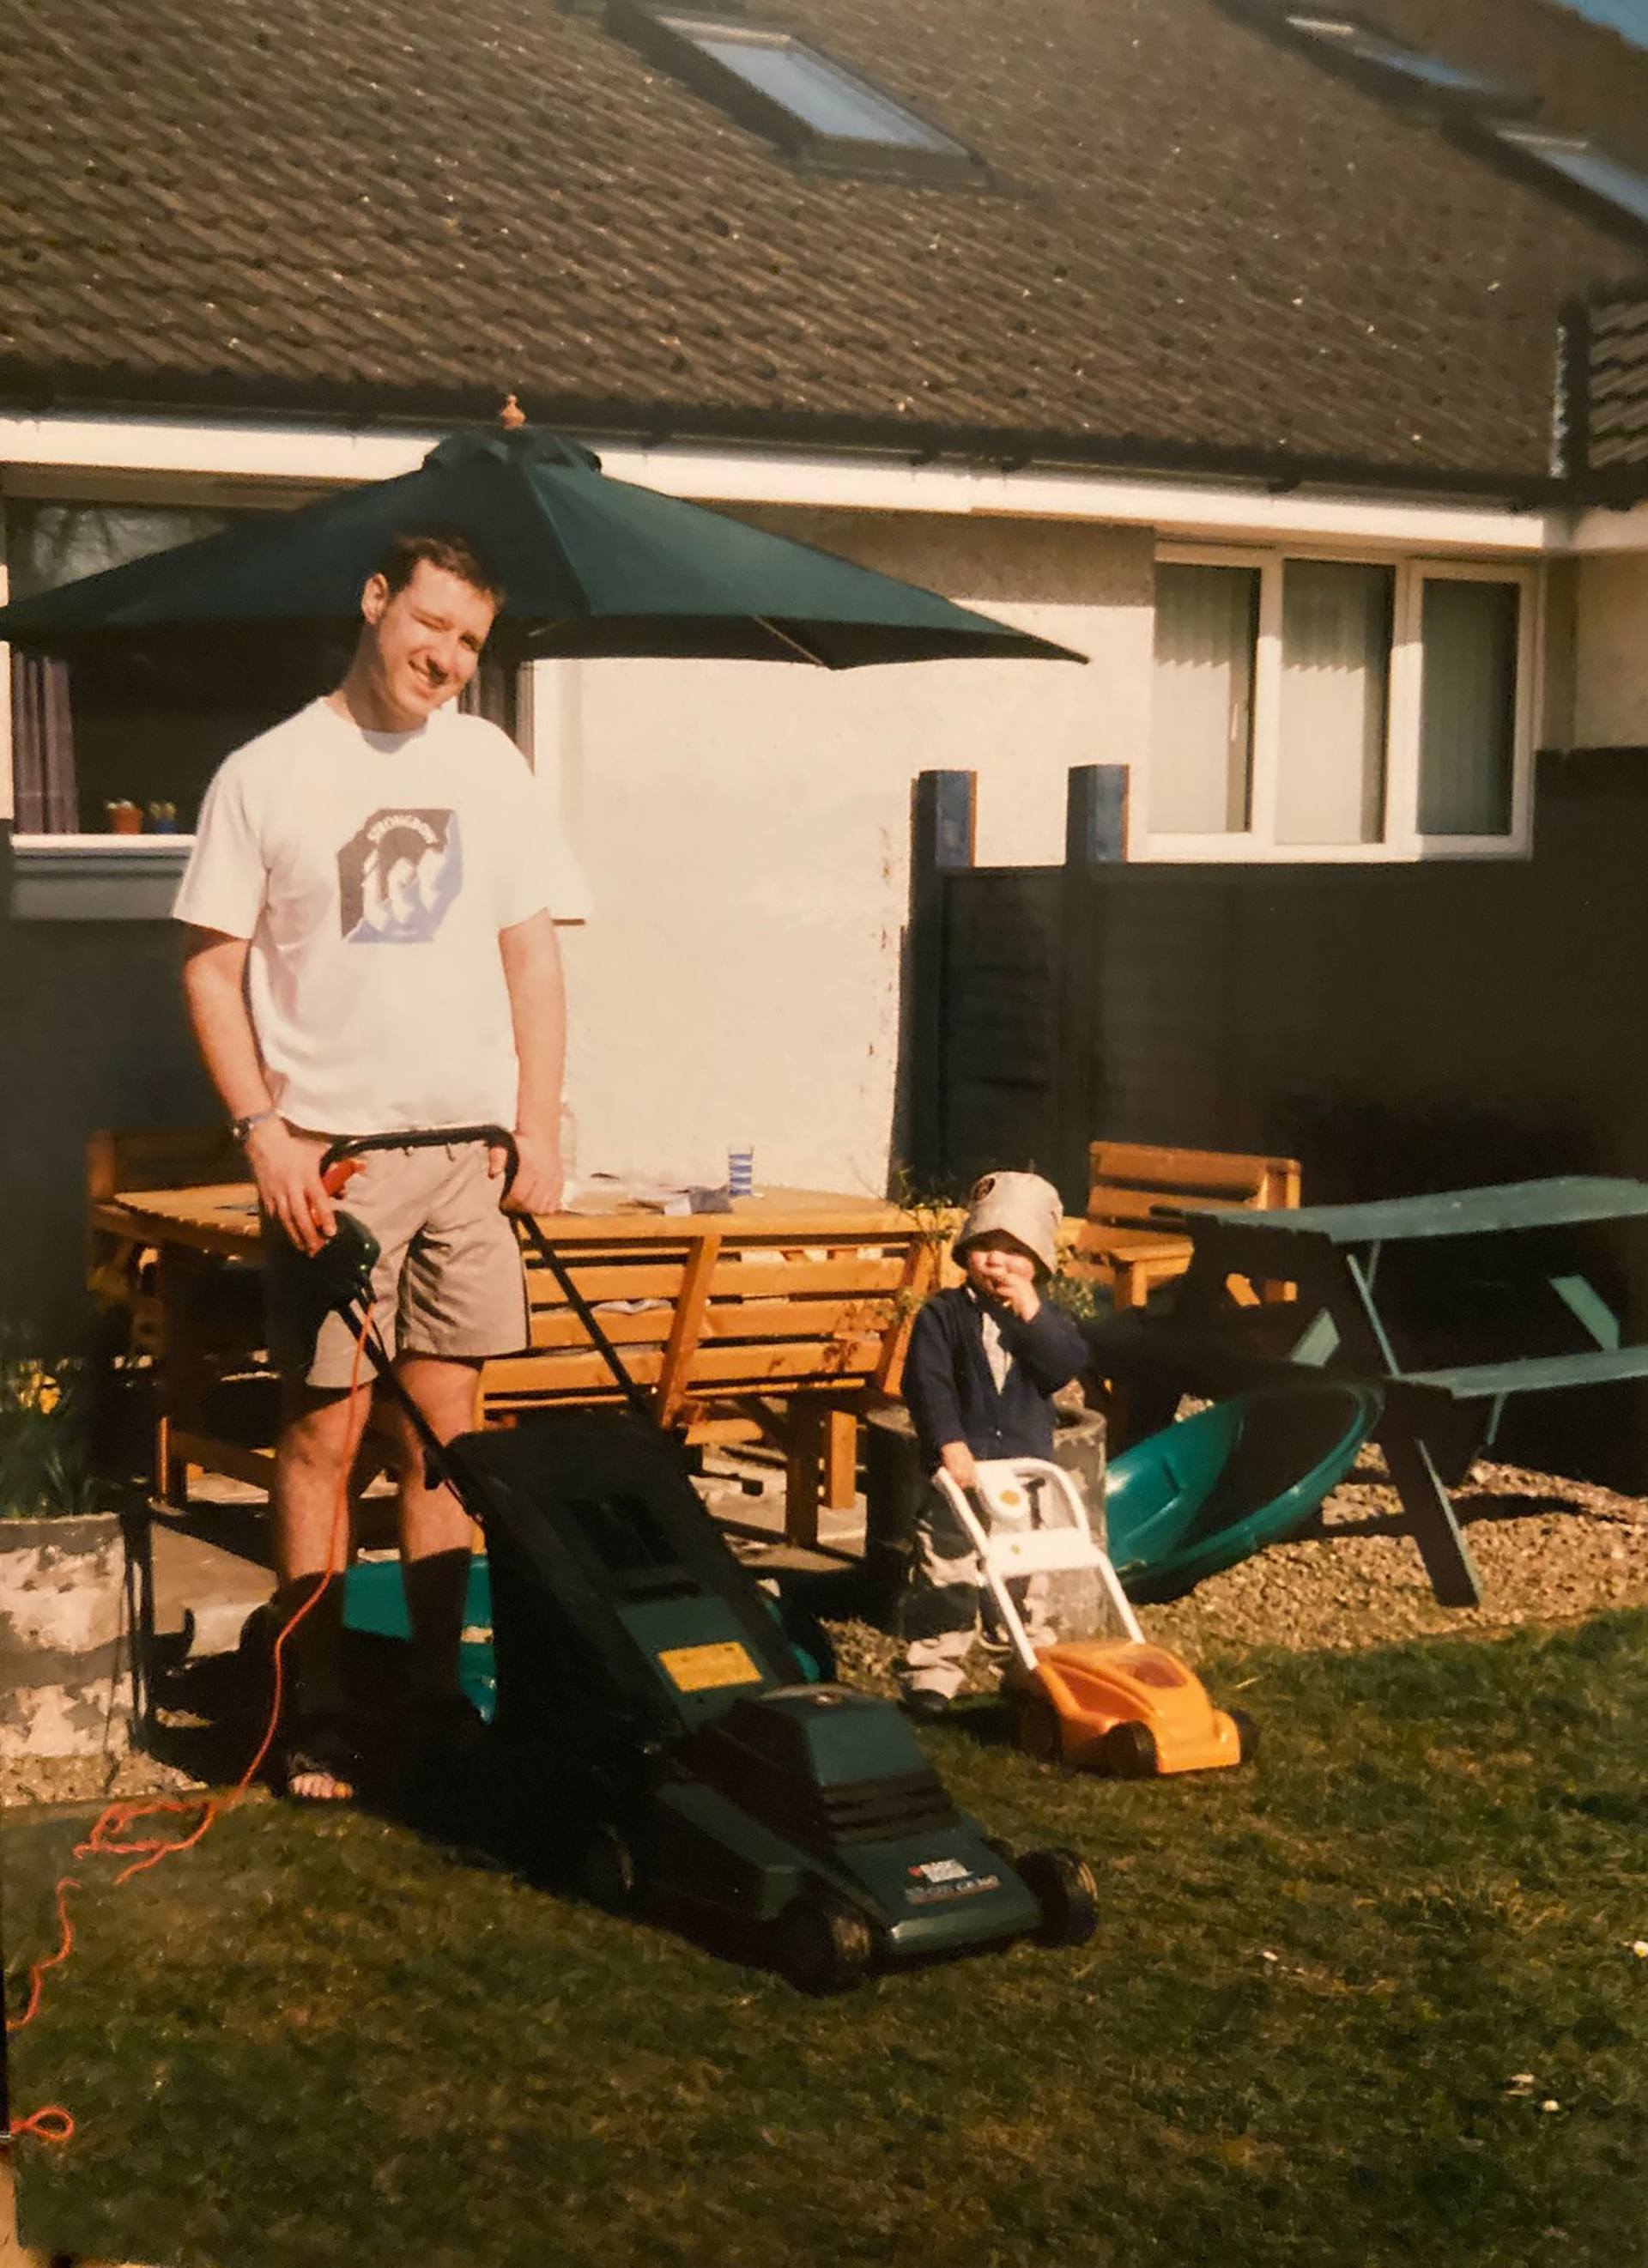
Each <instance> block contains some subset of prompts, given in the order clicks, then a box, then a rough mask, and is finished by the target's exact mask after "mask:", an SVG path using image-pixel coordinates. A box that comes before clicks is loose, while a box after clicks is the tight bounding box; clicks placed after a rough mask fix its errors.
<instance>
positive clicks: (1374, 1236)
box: [1093, 1175, 1648, 1606]
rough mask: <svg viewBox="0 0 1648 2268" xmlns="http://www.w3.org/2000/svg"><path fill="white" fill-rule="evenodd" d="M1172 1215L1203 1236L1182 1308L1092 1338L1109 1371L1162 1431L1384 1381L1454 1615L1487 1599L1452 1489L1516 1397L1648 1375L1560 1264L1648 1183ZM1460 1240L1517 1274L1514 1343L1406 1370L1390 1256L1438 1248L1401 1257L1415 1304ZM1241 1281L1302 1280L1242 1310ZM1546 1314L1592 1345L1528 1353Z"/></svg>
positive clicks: (1506, 1312)
mask: <svg viewBox="0 0 1648 2268" xmlns="http://www.w3.org/2000/svg"><path fill="white" fill-rule="evenodd" d="M1159 1215H1160V1218H1161V1219H1162V1220H1163V1223H1164V1226H1166V1225H1168V1224H1169V1223H1171V1224H1173V1225H1175V1226H1180V1227H1181V1228H1182V1230H1183V1231H1184V1233H1186V1234H1188V1236H1189V1238H1190V1239H1191V1242H1192V1246H1193V1252H1192V1256H1191V1261H1190V1265H1189V1268H1188V1270H1187V1271H1186V1273H1185V1275H1184V1276H1183V1277H1182V1278H1181V1280H1180V1283H1179V1285H1177V1287H1176V1291H1175V1294H1174V1297H1173V1304H1172V1307H1171V1310H1170V1311H1169V1312H1167V1313H1166V1314H1160V1315H1158V1314H1153V1313H1145V1314H1129V1315H1125V1316H1118V1317H1116V1318H1115V1320H1114V1321H1109V1322H1103V1323H1100V1324H1099V1325H1097V1326H1095V1327H1094V1328H1093V1344H1094V1352H1095V1357H1096V1359H1097V1362H1098V1365H1099V1366H1100V1368H1101V1369H1102V1370H1104V1371H1105V1372H1106V1373H1107V1374H1109V1375H1112V1376H1115V1377H1117V1378H1119V1379H1122V1380H1123V1381H1127V1382H1128V1383H1129V1385H1134V1384H1136V1385H1137V1391H1138V1395H1139V1401H1140V1403H1145V1402H1148V1401H1149V1399H1150V1398H1151V1396H1154V1399H1155V1404H1156V1406H1155V1408H1154V1409H1153V1410H1152V1411H1151V1418H1150V1419H1149V1420H1146V1421H1145V1422H1151V1421H1153V1422H1155V1423H1160V1422H1163V1421H1162V1412H1161V1405H1162V1403H1163V1402H1164V1400H1166V1401H1168V1402H1171V1403H1174V1404H1176V1403H1177V1400H1178V1398H1179V1395H1180V1394H1181V1393H1196V1392H1200V1393H1212V1394H1225V1393H1232V1392H1239V1391H1241V1390H1242V1389H1244V1388H1248V1387H1253V1386H1259V1385H1267V1384H1279V1383H1283V1382H1284V1381H1297V1380H1299V1378H1300V1376H1301V1375H1308V1374H1310V1373H1313V1372H1314V1373H1321V1371H1322V1370H1323V1369H1324V1368H1325V1369H1328V1370H1331V1371H1333V1372H1335V1373H1341V1374H1345V1375H1350V1376H1353V1377H1356V1378H1358V1379H1361V1380H1364V1381H1366V1382H1368V1383H1370V1384H1373V1385H1377V1386H1379V1388H1381V1389H1382V1391H1383V1393H1384V1396H1385V1410H1384V1415H1383V1417H1382V1418H1381V1419H1380V1421H1379V1426H1378V1428H1377V1429H1376V1433H1375V1438H1376V1439H1377V1440H1378V1441H1379V1445H1380V1447H1381V1448H1382V1449H1383V1451H1384V1453H1385V1459H1386V1462H1387V1466H1388V1468H1389V1470H1390V1475H1391V1478H1392V1480H1393V1482H1394V1484H1395V1487H1396V1490H1397V1492H1398V1494H1399V1496H1400V1497H1401V1499H1402V1508H1403V1511H1404V1512H1405V1513H1406V1514H1407V1517H1408V1521H1409V1526H1410V1528H1411V1529H1412V1531H1413V1535H1414V1540H1415V1542H1416V1544H1417V1545H1418V1548H1419V1550H1420V1553H1421V1556H1422V1557H1423V1558H1424V1564H1425V1568H1426V1572H1428V1574H1429V1575H1430V1578H1431V1587H1432V1588H1433V1590H1434V1591H1435V1593H1436V1595H1437V1597H1438V1600H1440V1601H1441V1602H1442V1603H1443V1604H1444V1605H1447V1606H1475V1605H1476V1604H1477V1603H1478V1602H1479V1601H1480V1599H1481V1597H1482V1582H1481V1578H1480V1576H1479V1575H1478V1573H1477V1571H1476V1567H1475V1563H1474V1561H1473V1560H1472V1557H1471V1554H1470V1550H1469V1547H1468V1545H1467V1543H1466V1541H1465V1538H1464V1535H1463V1533H1462V1532H1461V1530H1460V1524H1459V1521H1458V1520H1457V1518H1456V1517H1455V1514H1454V1511H1453V1505H1452V1503H1451V1501H1450V1499H1449V1496H1448V1491H1447V1486H1446V1482H1447V1481H1448V1480H1450V1479H1451V1480H1454V1481H1457V1480H1460V1479H1462V1478H1463V1477H1464V1475H1465V1473H1466V1472H1467V1471H1468V1469H1469V1467H1470V1464H1471V1463H1472V1462H1473V1461H1474V1459H1475V1456H1476V1454H1478V1453H1479V1451H1480V1450H1481V1448H1482V1447H1483V1446H1484V1445H1485V1444H1487V1443H1489V1442H1490V1441H1491V1440H1493V1439H1494V1438H1495V1436H1496V1434H1497V1431H1498V1426H1499V1421H1500V1418H1501V1416H1502V1414H1503V1412H1504V1410H1505V1405H1506V1403H1508V1402H1509V1401H1510V1400H1511V1399H1512V1397H1513V1396H1514V1395H1522V1394H1549V1393H1555V1392H1560V1391H1562V1390H1563V1389H1566V1388H1574V1387H1582V1386H1598V1385H1605V1384H1608V1383H1610V1382H1615V1381H1620V1380H1625V1379H1634V1378H1648V1346H1624V1345H1622V1344H1621V1333H1620V1328H1619V1323H1618V1321H1617V1319H1616V1318H1615V1314H1614V1313H1613V1311H1612V1309H1611V1308H1610V1307H1608V1303H1607V1301H1606V1300H1604V1299H1603V1298H1602V1297H1601V1295H1600V1293H1599V1292H1597V1291H1596V1289H1595V1287H1594V1286H1593V1285H1592V1284H1591V1282H1590V1281H1589V1279H1588V1278H1586V1277H1585V1276H1584V1275H1582V1274H1580V1273H1578V1272H1576V1271H1575V1270H1573V1268H1572V1267H1571V1265H1570V1264H1569V1257H1568V1256H1563V1258H1561V1259H1560V1260H1554V1257H1553V1237H1554V1235H1556V1236H1557V1237H1558V1241H1560V1238H1559V1233H1560V1232H1563V1231H1572V1230H1576V1229H1578V1228H1581V1227H1585V1226H1593V1225H1597V1224H1600V1223H1605V1222H1619V1221H1625V1220H1630V1219H1648V1182H1637V1181H1628V1180H1623V1179H1617V1178H1614V1177H1608V1176H1601V1175H1575V1176H1568V1177H1562V1178H1557V1179H1553V1180H1549V1181H1538V1182H1502V1183H1497V1184H1495V1185H1494V1186H1491V1187H1489V1188H1484V1189H1452V1190H1446V1191H1443V1192H1441V1193H1438V1194H1437V1195H1433V1196H1427V1197H1386V1198H1379V1199H1376V1200H1373V1201H1372V1202H1370V1203H1367V1204H1337V1205H1301V1206H1299V1207H1295V1208H1289V1209H1287V1210H1278V1211H1269V1212H1235V1211H1219V1212H1215V1211H1204V1210H1201V1209H1198V1208H1196V1207H1193V1206H1185V1205H1177V1206H1171V1207H1166V1206H1164V1207H1162V1208H1160V1209H1159ZM1463 1238H1471V1239H1477V1240H1484V1241H1485V1244H1484V1247H1483V1248H1485V1249H1487V1250H1489V1251H1490V1252H1491V1254H1492V1256H1493V1261H1494V1263H1495V1266H1496V1268H1497V1269H1499V1270H1503V1271H1504V1278H1503V1280H1504V1284H1505V1290H1506V1296H1505V1299H1504V1300H1503V1302H1502V1303H1501V1306H1500V1308H1499V1314H1500V1315H1501V1318H1502V1321H1503V1326H1504V1334H1505V1339H1506V1340H1507V1341H1508V1342H1509V1343H1510V1351H1505V1352H1497V1353H1495V1354H1494V1355H1493V1356H1492V1358H1491V1359H1477V1360H1470V1361H1460V1362H1446V1363H1442V1364H1437V1363H1434V1362H1428V1361H1426V1360H1424V1359H1423V1358H1421V1359H1419V1360H1417V1361H1416V1362H1413V1363H1411V1364H1409V1362H1408V1361H1405V1360H1404V1359H1403V1358H1402V1354H1401V1352H1400V1351H1399V1347H1398V1340H1399V1339H1400V1337H1402V1332H1401V1329H1400V1325H1399V1322H1398V1320H1397V1318H1396V1317H1395V1315H1394V1313H1393V1312H1392V1308H1393V1303H1392V1301H1391V1300H1389V1299H1388V1298H1387V1296H1386V1292H1385V1278H1386V1277H1387V1275H1388V1272H1389V1271H1388V1269H1387V1270H1382V1269H1381V1260H1382V1259H1383V1257H1384V1256H1385V1255H1386V1254H1387V1250H1388V1249H1389V1248H1391V1247H1394V1246H1398V1245H1401V1246H1417V1247H1420V1248H1425V1249H1422V1250H1421V1251H1420V1252H1419V1253H1418V1254H1417V1255H1409V1256H1406V1261H1405V1267H1406V1273H1407V1275H1408V1277H1409V1282H1408V1284H1407V1285H1406V1287H1405V1289H1406V1291H1407V1293H1408V1296H1409V1299H1410V1300H1411V1299H1412V1298H1413V1296H1414V1293H1415V1287H1416V1285H1417V1286H1418V1287H1419V1292H1420V1294H1421V1296H1422V1295H1423V1290H1424V1283H1425V1278H1426V1274H1427V1270H1429V1272H1430V1279H1431V1283H1432V1284H1433V1285H1435V1287H1436V1289H1437V1292H1438V1295H1440V1294H1442V1293H1444V1292H1446V1285H1447V1270H1448V1267H1449V1264H1450V1261H1453V1263H1454V1264H1455V1265H1457V1245H1456V1244H1455V1246H1454V1249H1453V1253H1450V1251H1449V1249H1448V1243H1449V1241H1453V1240H1459V1239H1463ZM1415 1262H1417V1263H1418V1264H1417V1266H1415V1264H1414V1263H1415ZM1232 1276H1237V1277H1243V1278H1248V1279H1249V1280H1252V1281H1258V1280H1260V1279H1261V1278H1264V1279H1268V1280H1271V1281H1278V1282H1285V1283H1291V1284H1292V1285H1296V1286H1297V1288H1298V1298H1297V1300H1295V1301H1293V1302H1291V1303H1289V1304H1288V1305H1286V1306H1273V1307H1267V1308H1264V1309H1261V1310H1255V1309H1253V1308H1246V1309H1242V1308H1237V1307H1235V1306H1234V1305H1233V1303H1232V1301H1231V1300H1230V1298H1229V1295H1228V1292H1227V1291H1226V1288H1225V1287H1226V1285H1227V1284H1228V1281H1229V1279H1230V1278H1231V1277H1232ZM1539 1307H1544V1308H1545V1309H1546V1310H1547V1311H1548V1312H1549V1311H1551V1310H1552V1309H1553V1307H1554V1309H1555V1311H1556V1312H1559V1313H1560V1314H1563V1316H1564V1317H1565V1319H1566V1321H1567V1322H1568V1325H1569V1327H1570V1329H1571V1331H1572V1333H1573V1335H1574V1336H1577V1337H1579V1338H1580V1339H1581V1340H1582V1341H1583V1342H1584V1344H1582V1345H1581V1346H1580V1347H1579V1348H1578V1350H1573V1349H1565V1350H1561V1351H1538V1350H1535V1349H1532V1348H1529V1349H1527V1351H1523V1350H1522V1349H1521V1348H1520V1347H1519V1345H1518V1340H1519V1336H1520V1337H1526V1336H1527V1329H1528V1327H1529V1323H1530V1319H1531V1317H1532V1316H1533V1314H1534V1313H1535V1311H1536V1309H1537V1308H1539ZM1138 1414H1140V1415H1141V1416H1142V1414H1143V1413H1142V1410H1140V1411H1139V1412H1138ZM1168 1414H1171V1411H1170V1410H1169V1413H1168Z"/></svg>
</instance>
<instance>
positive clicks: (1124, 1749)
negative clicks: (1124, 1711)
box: [1099, 1717, 1161, 1779]
mask: <svg viewBox="0 0 1648 2268" xmlns="http://www.w3.org/2000/svg"><path fill="white" fill-rule="evenodd" d="M1099 1758H1100V1763H1101V1764H1103V1766H1104V1768H1105V1770H1106V1771H1107V1772H1109V1773H1110V1774H1111V1776H1112V1777H1113V1778H1116V1779H1151V1778H1154V1777H1155V1775H1156V1772H1157V1771H1158V1770H1159V1766H1160V1763H1161V1756H1160V1752H1159V1750H1158V1749H1157V1746H1156V1735H1155V1734H1154V1733H1152V1732H1151V1728H1150V1727H1149V1726H1148V1725H1142V1724H1140V1723H1139V1721H1138V1719H1137V1718H1131V1717H1129V1718H1128V1719H1124V1720H1123V1722H1122V1723H1121V1724H1120V1725H1112V1726H1111V1727H1110V1729H1109V1731H1108V1732H1107V1734H1105V1736H1104V1738H1103V1740H1102V1741H1100V1743H1099Z"/></svg>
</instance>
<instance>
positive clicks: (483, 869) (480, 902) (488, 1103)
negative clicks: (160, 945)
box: [173, 701, 583, 1134]
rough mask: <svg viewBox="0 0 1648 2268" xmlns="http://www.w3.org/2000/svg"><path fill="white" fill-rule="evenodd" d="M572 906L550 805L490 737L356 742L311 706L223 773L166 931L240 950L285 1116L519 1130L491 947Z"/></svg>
mask: <svg viewBox="0 0 1648 2268" xmlns="http://www.w3.org/2000/svg"><path fill="white" fill-rule="evenodd" d="M569 898H570V900H571V902H568V900H569ZM577 899H578V883H577V881H576V880H575V879H574V876H573V870H572V869H571V868H570V859H569V858H568V855H567V852H566V850H565V846H564V844H563V842H562V840H561V837H560V833H559V829H558V828H556V827H555V824H554V821H553V820H552V818H551V816H550V814H549V810H548V800H547V799H546V797H545V796H544V794H543V792H542V791H541V788H540V786H539V784H538V783H537V782H536V781H535V780H534V779H533V775H532V774H531V772H530V771H528V770H527V768H526V763H525V762H524V761H523V759H522V757H521V755H520V752H519V749H517V748H516V747H515V745H514V743H513V742H512V741H511V740H509V739H508V738H507V737H506V736H505V735H504V733H501V732H499V731H498V729H497V726H496V725H489V724H487V723H486V722H485V721H484V720H483V719H482V718H479V717H466V716H462V715H460V714H459V713H458V712H457V711H454V710H452V709H438V710H437V711H435V713H434V715H433V716H432V717H430V718H429V720H428V722H427V723H425V724H424V725H421V726H420V727H419V728H418V729H417V731H416V732H412V733H367V732H363V731H362V730H361V728H360V727H359V726H358V725H355V724H352V723H351V722H350V721H349V719H348V718H345V717H342V716H340V715H339V713H338V712H337V711H336V710H335V709H334V708H333V707H332V706H331V705H330V703H327V702H326V701H315V702H312V703H310V705H309V707H308V708H306V709H301V710H299V711H298V714H297V715H296V716H295V717H289V718H286V719H285V720H284V721H283V723H281V724H279V725H276V726H275V727H274V728H273V729H272V730H271V731H269V732H268V733H261V734H260V735H259V737H258V738H257V739H256V740H249V741H247V743H246V746H245V747H241V748H237V749H236V750H235V751H234V753H233V754H232V755H230V756H228V757H226V758H225V759H224V762H223V763H222V765H221V766H220V767H219V769H218V770H217V775H216V777H214V779H213V781H212V783H211V785H210V788H209V789H208V790H207V792H206V799H205V801H204V802H203V804H202V806H201V814H200V822H199V825H198V828H197V829H196V833H195V849H194V852H193V855H192V856H191V858H190V859H189V863H188V869H187V871H186V872H185V873H184V876H183V881H182V886H181V887H180V890H179V892H178V896H177V902H176V903H175V905H174V906H173V916H174V917H175V918H176V919H177V920H178V921H180V922H188V923H190V924H193V925H194V926H195V927H197V928H200V929H211V930H220V931H222V932H224V933H225V934H226V935H228V936H230V937H243V938H246V939H249V940H250V946H251V949H250V951H249V953H248V954H247V957H246V985H247V997H248V1000H249V1004H250V1007H251V1013H252V1024H253V1028H254V1031H255V1033H256V1035H257V1042H258V1047H259V1049H260V1051H261V1055H262V1057H263V1062H264V1065H265V1068H266V1070H267V1071H268V1074H269V1088H270V1094H271V1099H272V1100H273V1101H274V1102H275V1104H276V1108H278V1109H279V1110H280V1111H281V1113H282V1114H283V1116H284V1117H286V1118H287V1119H288V1120H289V1121H290V1122H291V1123H292V1124H293V1125H295V1126H300V1127H304V1128H305V1129H307V1130H311V1131H313V1132H315V1133H321V1134H384V1133H398V1132H401V1131H402V1130H406V1129H409V1128H413V1127H422V1126H459V1125H472V1124H482V1123H494V1124H498V1123H501V1124H503V1125H504V1126H512V1125H513V1124H514V1123H515V1102H516V1087H517V1079H518V1066H517V1062H516V1056H515V1044H514V1034H513V1029H512V1026H511V1018H510V1003H509V991H508V988H507V986H506V984H505V983H504V964H503V958H502V954H501V952H500V950H499V946H498V932H499V931H500V930H504V929H509V928H511V927H512V926H513V925H514V924H516V923H517V922H523V921H526V920H528V919H530V918H531V917H532V916H533V914H537V913H541V912H543V911H545V910H546V909H547V910H548V911H549V912H550V913H556V912H566V913H578V912H581V911H582V910H583V909H582V906H581V905H579V904H578V902H577Z"/></svg>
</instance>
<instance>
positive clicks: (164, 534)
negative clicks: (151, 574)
mask: <svg viewBox="0 0 1648 2268" xmlns="http://www.w3.org/2000/svg"><path fill="white" fill-rule="evenodd" d="M244 517H245V515H244V514H242V513H238V512H206V511H202V509H201V508H200V506H198V505H195V504H31V503H26V502H19V501H18V500H17V499H15V498H14V499H12V500H11V502H10V503H8V504H7V505H6V513H5V518H6V558H7V563H8V565H9V566H10V568H11V595H12V597H13V598H14V599H32V598H33V596H34V595H35V593H37V592H40V591H55V589H56V588H57V587H58V585H60V584H63V583H77V582H78V581H79V579H80V578H81V577H82V576H83V575H99V574H101V573H102V571H103V570H104V569H105V568H106V567H123V566H124V565H125V564H126V562H127V561H128V560H129V559H141V558H143V557H144V556H146V555H147V554H148V553H150V552H151V551H170V550H171V549H173V546H174V545H177V544H180V543H193V542H195V541H197V540H198V539H199V538H200V537H201V536H202V535H216V534H218V532H219V531H220V530H221V529H223V528H225V527H229V526H230V525H231V523H232V521H233V520H235V519H241V518H244Z"/></svg>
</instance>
